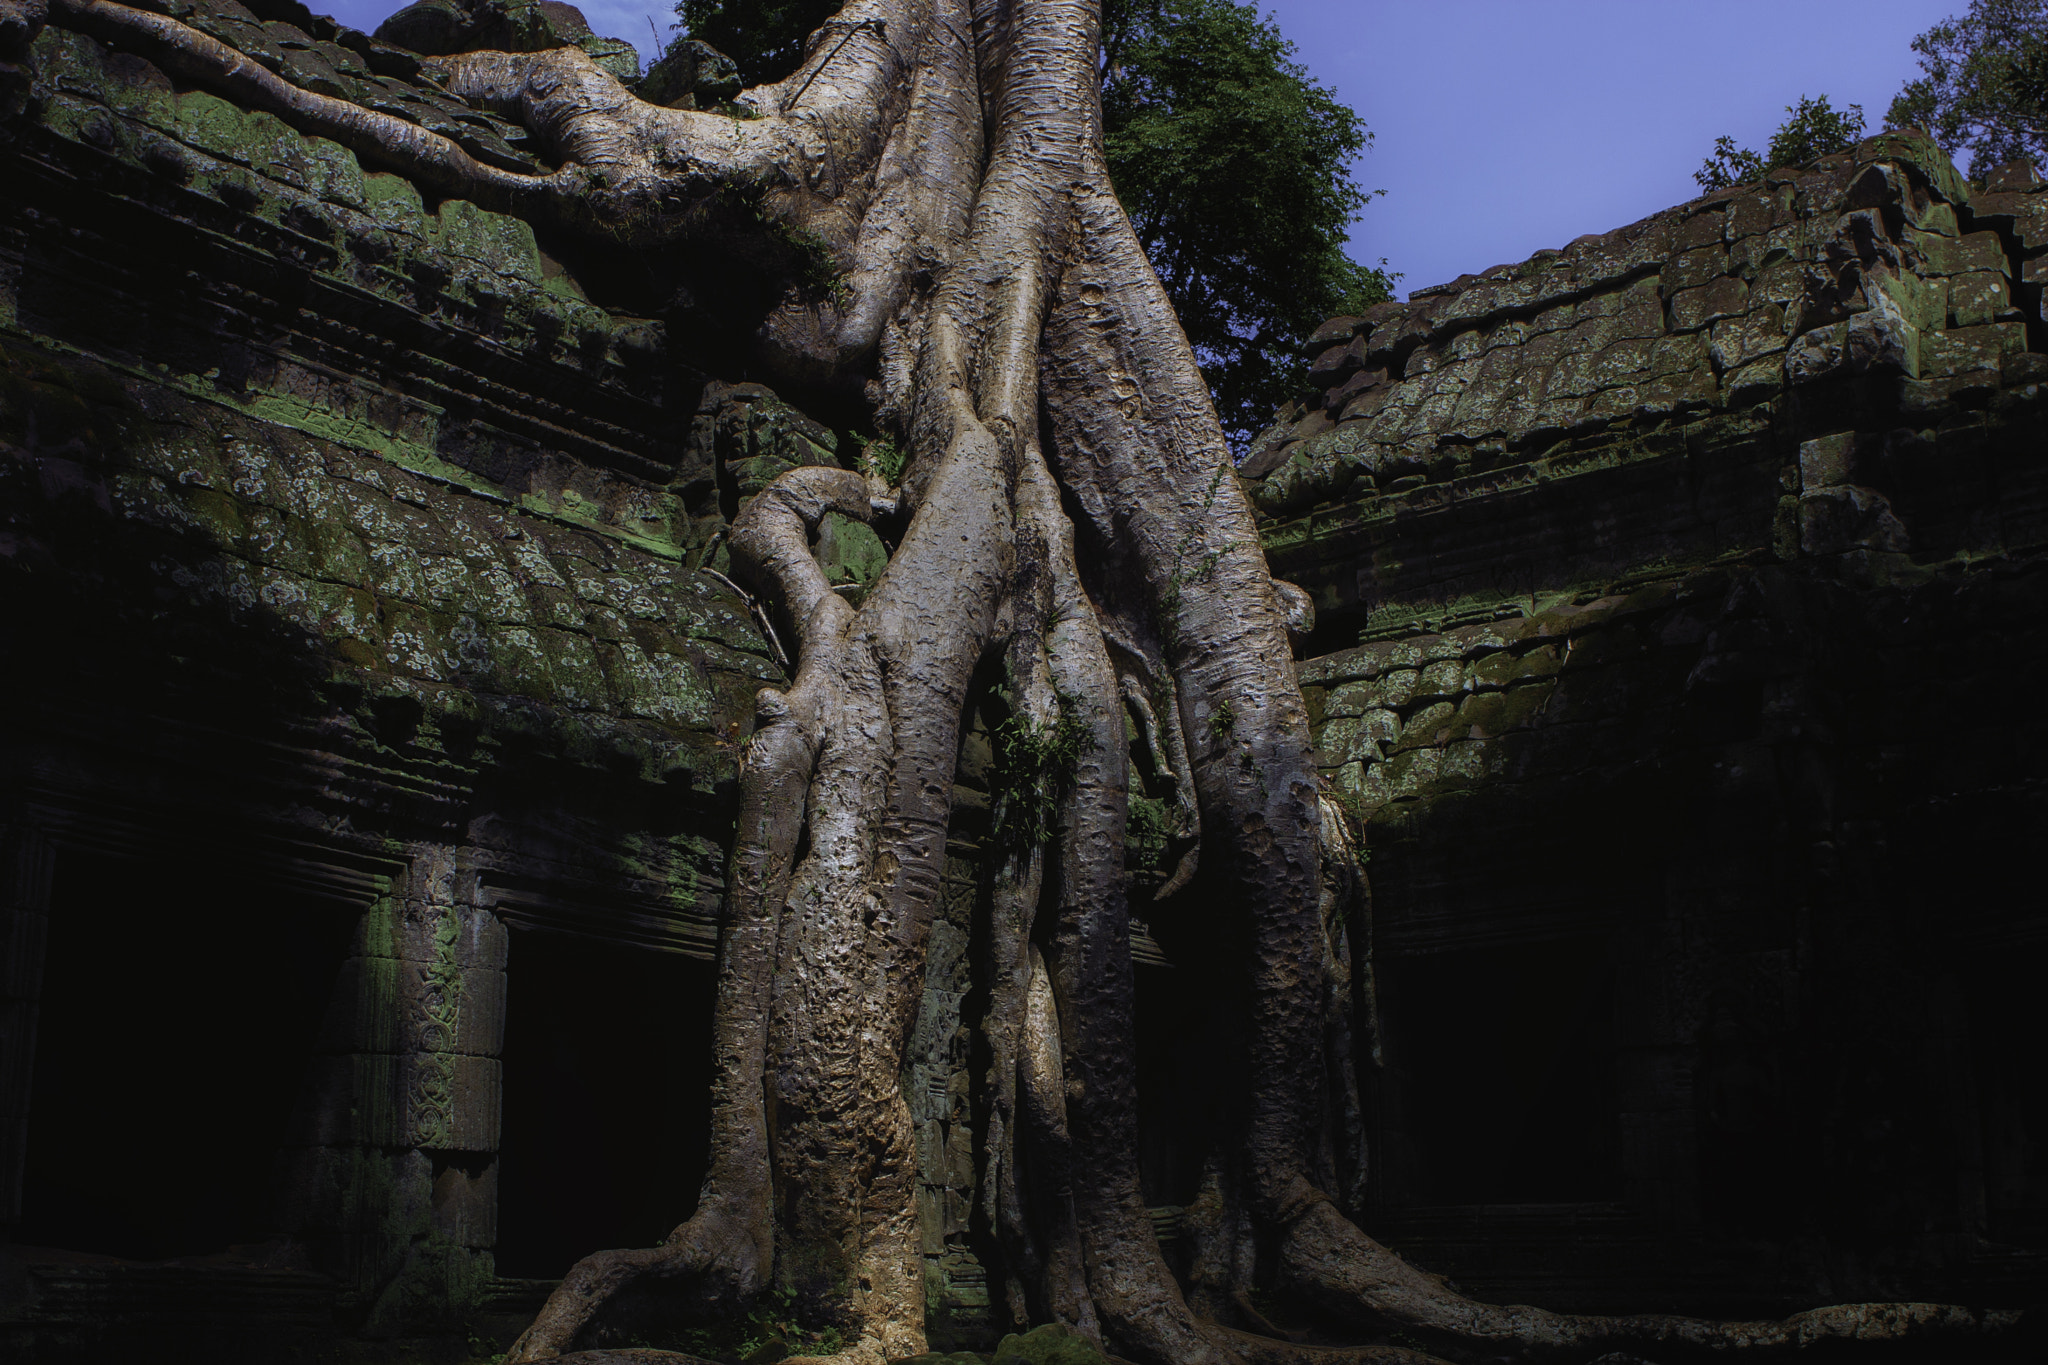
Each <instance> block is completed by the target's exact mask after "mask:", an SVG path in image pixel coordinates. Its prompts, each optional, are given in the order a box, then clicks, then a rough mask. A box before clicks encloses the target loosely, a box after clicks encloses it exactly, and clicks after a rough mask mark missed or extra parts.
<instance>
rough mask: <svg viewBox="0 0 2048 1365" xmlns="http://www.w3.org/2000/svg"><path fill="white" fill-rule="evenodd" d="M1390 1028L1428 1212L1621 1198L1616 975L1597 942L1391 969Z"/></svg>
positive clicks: (1420, 1196)
mask: <svg viewBox="0 0 2048 1365" xmlns="http://www.w3.org/2000/svg"><path fill="white" fill-rule="evenodd" d="M1380 983H1381V991H1382V995H1381V1001H1382V1007H1383V1011H1384V1013H1383V1016H1382V1017H1383V1019H1384V1021H1385V1026H1386V1028H1387V1032H1388V1038H1389V1043H1390V1045H1391V1047H1392V1049H1393V1055H1392V1056H1391V1057H1390V1059H1389V1060H1390V1061H1391V1062H1392V1063H1394V1064H1395V1065H1396V1066H1397V1067H1398V1068H1399V1070H1400V1072H1401V1073H1402V1078H1403V1080H1404V1082H1405V1084H1404V1085H1402V1086H1401V1087H1399V1090H1400V1093H1402V1094H1403V1095H1404V1096H1405V1102H1404V1103H1403V1104H1402V1105H1401V1112H1399V1113H1398V1114H1395V1115H1389V1117H1390V1118H1391V1119H1392V1120H1393V1121H1394V1122H1396V1123H1398V1124H1399V1125H1400V1126H1401V1127H1402V1128H1404V1129H1405V1130H1406V1131H1405V1136H1406V1137H1407V1143H1406V1144H1404V1145H1405V1146H1406V1148H1407V1150H1408V1151H1410V1152H1412V1153H1413V1154H1414V1155H1413V1161H1414V1164H1415V1167H1416V1169H1415V1171H1414V1173H1413V1174H1414V1177H1415V1179H1414V1184H1413V1187H1412V1188H1413V1193H1414V1195H1415V1196H1416V1199H1417V1202H1421V1203H1426V1204H1492V1203H1564V1202H1580V1201H1588V1200H1599V1199H1608V1198H1613V1197H1615V1196H1616V1195H1617V1194H1618V1193H1619V1190H1620V1127H1619V1121H1618V1117H1617V1111H1616V1102H1615V1092H1614V970H1613V968H1612V966H1611V965H1610V964H1609V960H1608V952H1607V947H1606V944H1605V943H1604V942H1603V941H1601V940H1599V939H1581V938H1571V939H1557V940H1552V941H1550V942H1547V943H1527V944H1517V945H1515V946H1513V947H1508V948H1498V949H1488V950H1484V951H1476V952H1462V953H1431V954H1422V955H1416V956H1412V957H1402V958H1396V959H1392V960H1390V961H1388V962H1387V963H1385V964H1384V965H1383V967H1382V970H1381V973H1380Z"/></svg>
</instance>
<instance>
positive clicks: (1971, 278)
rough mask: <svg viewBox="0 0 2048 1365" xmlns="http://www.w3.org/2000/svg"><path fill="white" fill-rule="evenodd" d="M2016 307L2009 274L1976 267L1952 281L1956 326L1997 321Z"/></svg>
mask: <svg viewBox="0 0 2048 1365" xmlns="http://www.w3.org/2000/svg"><path fill="white" fill-rule="evenodd" d="M2012 306H2013V305H2012V297H2011V295H2010V294H2009V293H2008V292H2007V287H2006V277H2005V276H2004V275H2002V274H2000V273H1999V272H1997V271H1995V270H1976V271H1972V272H1970V273H1969V274H1966V275H1958V276H1956V277H1955V278H1954V279H1952V280H1950V281H1949V322H1950V325H1952V326H1955V327H1981V326H1983V325H1984V324H1986V323H1991V322H1996V321H1997V320H1998V319H1999V317H2000V315H2002V314H2004V313H2005V312H2007V311H2008V310H2009V309H2010V308H2011V307H2012Z"/></svg>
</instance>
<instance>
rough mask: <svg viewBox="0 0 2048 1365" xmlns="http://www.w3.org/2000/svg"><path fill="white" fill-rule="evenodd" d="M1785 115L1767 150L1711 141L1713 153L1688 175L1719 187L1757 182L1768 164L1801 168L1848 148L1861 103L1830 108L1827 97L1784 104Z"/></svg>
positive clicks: (1705, 186)
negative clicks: (1760, 151) (1763, 153)
mask: <svg viewBox="0 0 2048 1365" xmlns="http://www.w3.org/2000/svg"><path fill="white" fill-rule="evenodd" d="M1785 112H1786V113H1787V114H1788V115H1790V117H1789V118H1787V119H1786V120H1785V121H1784V122H1783V123H1781V124H1779V125H1778V131H1777V132H1775V133H1773V134H1772V135H1771V149H1770V154H1769V155H1768V156H1767V157H1765V156H1758V155H1757V154H1756V153H1755V152H1753V151H1750V150H1749V149H1748V148H1747V147H1737V146H1736V145H1735V139H1734V138H1732V137H1717V138H1715V139H1714V153H1713V155H1712V156H1709V157H1708V158H1707V159H1706V161H1705V162H1704V163H1703V164H1702V165H1701V166H1700V168H1699V169H1698V170H1696V171H1694V172H1693V173H1692V178H1693V179H1694V180H1697V181H1698V182H1699V185H1700V188H1701V189H1702V190H1721V189H1726V188H1728V187H1729V186H1730V185H1741V184H1746V183H1747V182H1749V181H1751V180H1759V179H1761V178H1762V177H1763V174H1764V172H1765V171H1768V170H1770V169H1771V168H1772V167H1774V166H1803V165H1805V164H1806V163H1807V162H1809V161H1817V160H1819V159H1820V158H1821V157H1824V156H1827V155H1829V154H1831V153H1834V152H1839V151H1842V150H1843V149H1845V148H1848V147H1853V146H1855V145H1856V143H1857V141H1858V140H1859V139H1860V138H1861V137H1862V136H1863V106H1862V105H1860V104H1852V105H1850V106H1849V107H1848V108H1847V109H1836V108H1834V107H1833V106H1832V105H1830V104H1829V103H1828V97H1827V96H1826V95H1822V96H1821V97H1820V98H1819V99H1813V100H1810V99H1808V98H1807V97H1806V96H1804V95H1801V96H1800V97H1799V103H1797V104H1788V105H1786V106H1785Z"/></svg>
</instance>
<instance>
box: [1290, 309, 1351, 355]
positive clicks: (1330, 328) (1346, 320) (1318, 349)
mask: <svg viewBox="0 0 2048 1365" xmlns="http://www.w3.org/2000/svg"><path fill="white" fill-rule="evenodd" d="M1363 321H1364V320H1363V319H1362V318H1355V317H1352V316H1350V315H1349V314H1344V315H1340V316H1338V317H1333V318H1326V319H1324V321H1323V323H1322V325H1321V326H1319V327H1317V328H1316V329H1315V331H1313V332H1310V333H1309V334H1308V340H1307V341H1304V342H1303V343H1302V344H1301V350H1302V354H1303V355H1304V356H1307V357H1308V358H1310V359H1314V358H1315V357H1316V356H1319V355H1321V354H1322V353H1323V352H1324V351H1327V350H1329V349H1330V348H1331V347H1332V346H1347V345H1349V344H1350V342H1351V337H1352V334H1353V333H1354V332H1357V331H1358V330H1359V329H1360V324H1361V323H1362V322H1363Z"/></svg>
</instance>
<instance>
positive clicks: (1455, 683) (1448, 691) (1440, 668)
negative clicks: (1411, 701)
mask: <svg viewBox="0 0 2048 1365" xmlns="http://www.w3.org/2000/svg"><path fill="white" fill-rule="evenodd" d="M1468 687H1469V684H1468V683H1467V681H1466V674H1465V665H1464V664H1463V663H1462V662H1460V661H1459V660H1456V659H1442V660H1439V661H1438V662H1436V663H1433V664H1431V665H1429V666H1428V667H1427V668H1425V669H1423V670H1422V673H1421V676H1420V677H1419V678H1418V679H1417V680H1416V684H1415V696H1416V699H1417V700H1421V701H1430V700H1433V699H1435V698H1438V697H1454V696H1457V695H1459V694H1461V693H1463V692H1465V691H1467V690H1468Z"/></svg>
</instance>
